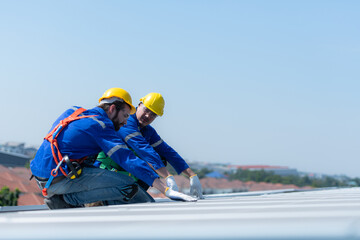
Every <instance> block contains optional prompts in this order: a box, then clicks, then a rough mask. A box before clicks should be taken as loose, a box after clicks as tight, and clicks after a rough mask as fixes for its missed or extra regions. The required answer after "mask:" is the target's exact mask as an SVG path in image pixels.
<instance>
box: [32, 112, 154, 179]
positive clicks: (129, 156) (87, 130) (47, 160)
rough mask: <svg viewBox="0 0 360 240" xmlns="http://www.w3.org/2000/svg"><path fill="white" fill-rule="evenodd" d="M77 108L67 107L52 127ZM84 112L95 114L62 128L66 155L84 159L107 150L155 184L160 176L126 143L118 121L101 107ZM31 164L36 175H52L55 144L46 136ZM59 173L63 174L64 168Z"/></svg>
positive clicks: (62, 140) (125, 166)
mask: <svg viewBox="0 0 360 240" xmlns="http://www.w3.org/2000/svg"><path fill="white" fill-rule="evenodd" d="M77 108H78V107H73V108H71V109H68V110H66V111H65V112H64V113H63V114H62V115H61V116H60V117H59V118H58V119H57V120H56V121H55V122H54V124H53V126H52V128H51V130H52V129H53V128H54V127H55V126H56V125H57V124H58V123H59V122H60V120H62V119H64V118H66V117H68V116H69V115H71V114H72V113H73V112H74V111H75V110H76V109H77ZM82 115H86V116H88V115H95V116H93V117H88V118H82V119H79V120H76V121H73V122H71V123H70V124H69V125H68V126H67V127H65V128H64V130H63V131H62V132H60V134H59V135H58V137H57V141H58V144H59V148H60V152H61V154H62V155H63V156H64V155H68V156H69V158H70V159H81V158H83V157H87V156H93V155H96V154H98V153H99V152H101V151H104V152H105V153H106V154H107V155H108V156H109V157H111V158H112V159H113V160H114V161H115V162H116V163H117V164H119V165H120V166H121V167H122V168H124V169H125V170H126V171H128V172H129V173H131V174H133V175H135V176H137V177H138V178H140V179H141V180H143V181H144V182H146V183H147V184H148V185H150V186H152V184H153V182H154V180H155V179H156V178H158V177H159V176H158V175H157V174H156V173H155V172H154V171H153V170H152V169H151V168H150V166H149V165H148V164H147V163H146V162H145V161H143V160H141V159H139V158H138V157H136V156H135V155H134V153H133V152H132V151H131V150H130V149H129V148H128V147H127V146H126V144H125V143H124V141H123V140H122V139H121V138H120V136H119V135H118V134H117V132H116V131H115V128H114V124H113V123H112V121H111V120H110V119H109V117H108V116H107V114H106V112H105V111H104V110H103V109H101V108H99V107H95V108H92V109H89V110H86V111H85V112H83V113H82ZM80 116H81V115H80ZM51 130H50V131H51ZM55 151H56V150H55ZM56 153H57V152H56ZM64 165H66V164H64ZM30 168H31V171H32V173H33V175H34V176H37V177H41V178H49V177H50V172H51V170H52V169H54V168H56V163H55V161H54V159H53V155H52V152H51V145H50V143H49V142H48V141H47V140H44V142H43V143H42V145H41V146H40V148H39V150H38V151H37V153H36V156H35V158H34V159H33V160H32V161H31V163H30ZM63 168H64V169H65V170H66V171H67V166H65V167H64V166H63ZM58 174H59V175H62V173H61V171H60V170H59V171H58Z"/></svg>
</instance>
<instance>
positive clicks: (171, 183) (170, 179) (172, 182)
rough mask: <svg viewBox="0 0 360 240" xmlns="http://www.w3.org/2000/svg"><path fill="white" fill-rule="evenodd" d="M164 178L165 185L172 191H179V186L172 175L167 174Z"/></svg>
mask: <svg viewBox="0 0 360 240" xmlns="http://www.w3.org/2000/svg"><path fill="white" fill-rule="evenodd" d="M165 180H166V186H167V187H169V188H170V189H172V190H174V191H179V188H178V186H177V184H176V182H175V178H174V176H173V175H169V176H167V177H166V178H165Z"/></svg>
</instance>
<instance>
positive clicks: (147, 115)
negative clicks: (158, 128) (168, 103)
mask: <svg viewBox="0 0 360 240" xmlns="http://www.w3.org/2000/svg"><path fill="white" fill-rule="evenodd" d="M156 117H157V115H156V114H155V113H154V112H152V111H151V110H150V109H148V108H147V107H145V105H144V104H143V103H140V104H139V106H138V108H137V110H136V118H137V120H138V121H139V123H140V126H141V127H145V126H147V125H149V124H151V123H152V122H153V121H154V120H155V118H156Z"/></svg>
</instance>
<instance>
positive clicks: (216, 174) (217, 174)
mask: <svg viewBox="0 0 360 240" xmlns="http://www.w3.org/2000/svg"><path fill="white" fill-rule="evenodd" d="M205 177H208V178H227V177H226V176H225V175H224V174H222V173H220V172H218V171H213V172H210V173H208V174H206V175H205Z"/></svg>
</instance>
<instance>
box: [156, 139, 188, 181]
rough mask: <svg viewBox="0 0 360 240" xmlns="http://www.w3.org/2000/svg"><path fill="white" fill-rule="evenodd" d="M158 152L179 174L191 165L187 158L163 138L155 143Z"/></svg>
mask: <svg viewBox="0 0 360 240" xmlns="http://www.w3.org/2000/svg"><path fill="white" fill-rule="evenodd" d="M153 144H154V149H155V150H156V152H157V153H158V154H159V155H160V156H161V157H163V158H165V160H166V161H168V163H170V164H171V166H173V168H174V169H175V170H176V172H177V173H178V174H181V173H182V172H183V171H184V170H185V169H187V168H189V165H188V164H187V163H186V162H185V160H184V159H183V158H182V157H181V156H180V155H179V154H178V153H177V152H176V151H175V150H174V149H173V148H172V147H170V146H169V145H168V144H167V143H166V142H164V141H163V140H162V139H160V140H158V141H156V142H154V143H153Z"/></svg>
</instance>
